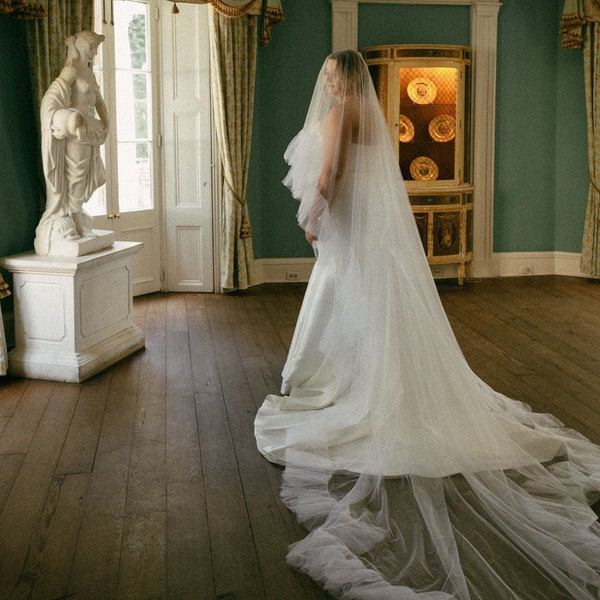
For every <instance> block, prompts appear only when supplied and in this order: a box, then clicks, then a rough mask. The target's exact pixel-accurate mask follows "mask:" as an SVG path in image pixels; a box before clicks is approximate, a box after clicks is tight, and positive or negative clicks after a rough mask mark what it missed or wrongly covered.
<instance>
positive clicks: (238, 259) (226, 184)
mask: <svg viewBox="0 0 600 600" xmlns="http://www.w3.org/2000/svg"><path fill="white" fill-rule="evenodd" d="M209 12H210V52H211V75H212V96H213V105H214V115H215V125H216V131H217V141H218V144H219V154H220V158H221V166H222V172H223V185H222V192H221V197H222V205H221V286H222V287H223V289H224V290H231V289H246V288H247V287H249V286H251V285H253V284H254V257H253V252H252V230H251V228H250V219H249V215H248V203H247V199H246V192H247V182H248V165H249V162H250V147H251V141H252V116H253V112H254V84H255V78H256V52H257V38H258V36H257V17H256V16H254V15H244V16H241V17H236V18H230V17H225V16H223V15H221V14H220V13H219V12H218V11H217V10H214V9H213V7H212V6H211V7H210V8H209Z"/></svg>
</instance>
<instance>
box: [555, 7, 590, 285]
mask: <svg viewBox="0 0 600 600" xmlns="http://www.w3.org/2000/svg"><path fill="white" fill-rule="evenodd" d="M561 34H562V46H563V48H581V47H582V46H583V66H584V75H585V103H586V111H587V122H588V162H589V172H590V187H589V192H588V205H587V210H586V215H585V222H584V226H583V242H582V246H581V264H580V268H581V270H582V271H583V272H584V273H589V274H590V275H591V276H592V277H600V86H599V85H598V82H599V81H600V1H598V0H593V1H592V0H566V2H565V7H564V10H563V15H562V23H561Z"/></svg>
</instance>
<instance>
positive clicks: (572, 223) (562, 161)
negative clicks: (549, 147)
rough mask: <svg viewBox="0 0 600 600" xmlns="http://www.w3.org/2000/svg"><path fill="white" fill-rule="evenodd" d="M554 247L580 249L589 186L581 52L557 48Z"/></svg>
mask: <svg viewBox="0 0 600 600" xmlns="http://www.w3.org/2000/svg"><path fill="white" fill-rule="evenodd" d="M557 72H558V76H557V87H556V158H555V165H554V167H555V181H556V188H555V190H554V193H555V231H556V233H555V241H554V249H555V250H558V251H561V252H580V251H581V239H582V237H583V221H584V219H585V209H586V206H587V194H588V187H589V175H588V156H587V120H586V117H585V94H584V85H585V84H584V80H583V79H584V78H583V51H582V50H565V49H562V48H559V50H558V71H557Z"/></svg>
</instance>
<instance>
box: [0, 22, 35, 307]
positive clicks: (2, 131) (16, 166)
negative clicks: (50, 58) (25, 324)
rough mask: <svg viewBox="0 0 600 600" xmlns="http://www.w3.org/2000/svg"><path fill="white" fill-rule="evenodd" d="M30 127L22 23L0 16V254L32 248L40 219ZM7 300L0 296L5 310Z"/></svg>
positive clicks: (9, 300) (31, 117)
mask: <svg viewBox="0 0 600 600" xmlns="http://www.w3.org/2000/svg"><path fill="white" fill-rule="evenodd" d="M35 127H36V126H35V123H34V112H33V102H32V99H31V85H30V83H29V68H28V66H27V47H26V38H25V24H24V22H23V21H17V20H15V19H9V18H8V17H6V16H0V256H8V255H10V254H15V253H17V252H22V251H25V250H29V249H31V248H33V238H34V235H35V228H36V226H37V223H38V219H39V208H38V207H39V199H38V198H39V194H38V184H37V175H36V173H37V171H36V169H37V166H36V165H37V136H36V133H35ZM2 276H3V277H4V279H5V280H6V281H7V282H8V283H9V284H12V277H11V275H10V273H8V272H7V271H5V270H2ZM11 287H12V286H11ZM12 300H13V296H9V297H8V298H5V299H3V300H2V307H3V310H4V311H6V310H8V309H9V308H10V307H11V305H12Z"/></svg>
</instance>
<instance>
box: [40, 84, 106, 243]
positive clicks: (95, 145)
mask: <svg viewBox="0 0 600 600" xmlns="http://www.w3.org/2000/svg"><path fill="white" fill-rule="evenodd" d="M65 109H70V110H75V109H72V108H71V90H70V87H69V85H68V84H67V82H66V81H64V80H63V79H61V78H60V77H57V78H56V79H55V80H54V81H53V82H52V84H51V85H50V87H49V88H48V91H47V92H46V93H45V94H44V98H43V99H42V104H41V108H40V120H41V128H42V164H43V167H44V177H45V180H46V210H45V212H44V214H43V215H42V218H41V219H40V222H39V224H38V226H37V229H36V238H35V251H36V252H37V253H38V254H48V253H49V252H50V243H51V235H52V232H53V231H55V232H57V233H59V234H60V235H61V237H67V238H68V237H70V236H73V237H76V235H77V232H76V230H75V224H74V222H73V220H72V219H71V218H70V217H71V215H72V214H73V213H74V212H77V211H80V210H81V205H82V203H83V202H85V201H87V200H89V198H90V197H91V195H92V194H93V193H94V191H95V190H96V189H97V188H99V187H100V186H101V185H103V184H104V183H105V181H106V172H105V170H104V164H103V163H102V158H101V156H100V145H101V144H102V143H103V142H104V140H105V139H106V128H105V126H104V124H103V123H102V121H100V120H99V119H95V118H91V117H90V116H89V115H86V114H84V113H81V112H80V114H81V115H82V117H83V119H84V125H83V127H82V128H81V130H80V132H79V136H78V138H77V139H76V140H68V139H65V138H57V137H55V135H54V134H55V125H54V122H55V121H54V120H55V116H56V114H57V112H58V111H61V110H65ZM78 112H79V111H78ZM74 144H77V145H79V144H83V145H86V146H88V148H89V152H86V153H84V157H83V158H82V157H81V156H80V155H81V152H80V151H79V152H76V153H74V152H73V151H72V148H73V145H74ZM79 150H80V149H79Z"/></svg>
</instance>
